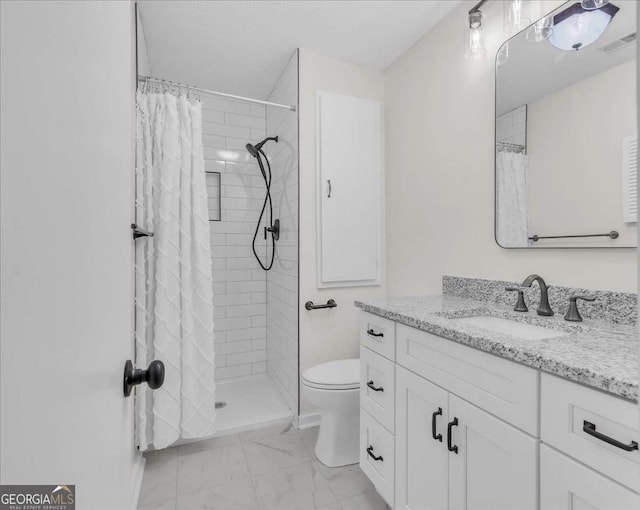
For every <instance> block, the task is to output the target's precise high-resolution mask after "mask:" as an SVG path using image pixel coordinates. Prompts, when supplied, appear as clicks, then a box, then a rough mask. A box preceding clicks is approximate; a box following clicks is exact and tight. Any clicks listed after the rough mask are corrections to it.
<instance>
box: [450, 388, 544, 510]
mask: <svg viewBox="0 0 640 510" xmlns="http://www.w3.org/2000/svg"><path fill="white" fill-rule="evenodd" d="M456 418H457V425H455V423H456V421H455V420H456ZM449 423H451V426H450V427H449V429H450V431H451V433H450V435H449V436H448V437H447V439H448V440H449V442H450V444H451V448H452V449H456V450H457V452H455V451H454V452H450V453H451V455H450V456H449V508H450V509H451V510H459V509H469V510H515V509H517V510H536V509H537V500H538V481H537V478H538V456H537V451H538V448H537V443H538V441H537V440H536V439H534V438H533V437H531V436H529V435H527V434H525V433H524V432H521V431H519V430H517V429H516V428H514V427H512V426H511V425H508V424H507V423H505V422H503V421H502V420H499V419H498V418H495V417H493V416H491V415H489V414H487V413H485V412H484V411H482V410H480V409H479V408H477V407H475V406H473V405H471V404H469V403H468V402H465V401H464V400H461V399H459V398H458V397H456V396H454V395H451V394H449Z"/></svg>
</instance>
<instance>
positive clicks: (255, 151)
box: [245, 136, 278, 158]
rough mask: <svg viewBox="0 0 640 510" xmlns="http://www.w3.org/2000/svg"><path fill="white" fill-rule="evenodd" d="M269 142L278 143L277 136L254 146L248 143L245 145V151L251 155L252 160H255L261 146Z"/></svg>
mask: <svg viewBox="0 0 640 510" xmlns="http://www.w3.org/2000/svg"><path fill="white" fill-rule="evenodd" d="M269 140H273V141H274V142H276V143H278V137H277V136H270V137H268V138H265V139H264V140H262V141H261V142H259V143H257V144H255V145H251V144H250V143H248V144H247V145H245V147H246V148H247V151H249V154H251V155H252V156H253V157H254V158H257V157H258V154H259V153H260V149H262V146H263V145H264V144H265V143H267V142H268V141H269Z"/></svg>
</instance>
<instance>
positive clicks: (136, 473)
mask: <svg viewBox="0 0 640 510" xmlns="http://www.w3.org/2000/svg"><path fill="white" fill-rule="evenodd" d="M137 455H138V458H137V459H136V461H135V465H134V466H133V470H132V478H133V493H132V495H131V510H136V509H137V508H138V500H139V499H140V490H141V489H142V478H143V477H144V465H145V463H146V459H145V458H144V455H142V454H141V453H138V454H137Z"/></svg>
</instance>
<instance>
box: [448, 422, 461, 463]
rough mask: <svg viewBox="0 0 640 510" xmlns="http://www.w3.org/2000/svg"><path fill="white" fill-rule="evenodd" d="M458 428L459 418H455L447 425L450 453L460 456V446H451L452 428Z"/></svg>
mask: <svg viewBox="0 0 640 510" xmlns="http://www.w3.org/2000/svg"><path fill="white" fill-rule="evenodd" d="M457 426H458V418H454V419H453V420H452V421H450V422H449V425H447V449H448V450H449V451H450V452H453V453H455V454H456V455H457V454H458V446H457V445H455V444H454V445H452V444H451V428H452V427H457Z"/></svg>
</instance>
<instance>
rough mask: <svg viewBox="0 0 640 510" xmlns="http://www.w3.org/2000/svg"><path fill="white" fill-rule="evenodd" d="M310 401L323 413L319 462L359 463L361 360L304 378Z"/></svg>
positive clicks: (328, 367) (312, 370)
mask: <svg viewBox="0 0 640 510" xmlns="http://www.w3.org/2000/svg"><path fill="white" fill-rule="evenodd" d="M302 386H303V392H304V395H305V396H306V398H307V399H308V400H309V402H311V403H312V404H313V405H315V406H316V407H317V408H318V409H319V410H320V417H321V419H320V431H319V432H318V442H317V443H316V448H315V454H316V458H317V459H318V460H319V461H320V462H322V463H323V464H324V465H325V466H329V467H338V466H347V465H349V464H356V463H357V462H359V448H360V437H359V436H360V360H359V359H343V360H338V361H331V362H329V363H322V364H321V365H316V366H315V367H312V368H309V369H308V370H305V371H304V373H303V374H302Z"/></svg>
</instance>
